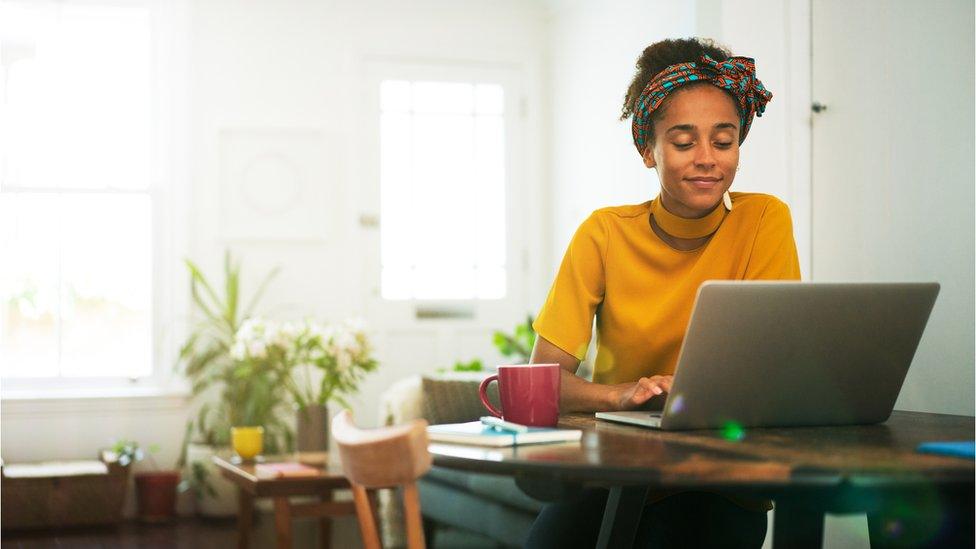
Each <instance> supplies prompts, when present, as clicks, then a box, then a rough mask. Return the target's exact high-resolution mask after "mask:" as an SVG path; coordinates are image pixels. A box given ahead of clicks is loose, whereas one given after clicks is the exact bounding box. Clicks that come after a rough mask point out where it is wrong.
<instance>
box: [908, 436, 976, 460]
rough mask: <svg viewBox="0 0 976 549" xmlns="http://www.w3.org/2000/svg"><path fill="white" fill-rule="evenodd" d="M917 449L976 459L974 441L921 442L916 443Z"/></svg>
mask: <svg viewBox="0 0 976 549" xmlns="http://www.w3.org/2000/svg"><path fill="white" fill-rule="evenodd" d="M918 451H919V452H922V453H924V454H941V455H944V456H953V457H961V458H968V459H976V441H971V440H970V441H965V440H964V441H958V442H923V443H921V444H919V445H918Z"/></svg>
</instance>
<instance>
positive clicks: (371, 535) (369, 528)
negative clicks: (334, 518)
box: [352, 484, 381, 549]
mask: <svg viewBox="0 0 976 549" xmlns="http://www.w3.org/2000/svg"><path fill="white" fill-rule="evenodd" d="M352 497H353V501H354V502H355V504H356V517H357V518H358V519H359V531H360V533H362V536H363V547H365V548H366V549H381V546H380V536H379V533H378V532H377V530H376V520H375V519H374V518H373V506H372V505H371V503H370V498H369V495H368V494H367V493H366V489H365V488H363V487H362V486H360V485H358V484H353V485H352Z"/></svg>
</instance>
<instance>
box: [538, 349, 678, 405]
mask: <svg viewBox="0 0 976 549" xmlns="http://www.w3.org/2000/svg"><path fill="white" fill-rule="evenodd" d="M529 362H530V363H532V364H559V366H560V367H561V368H562V372H561V373H560V375H561V381H560V388H559V391H560V399H559V411H560V412H563V413H566V412H604V411H609V410H631V409H634V408H637V407H639V406H640V405H641V404H644V403H645V402H647V401H648V400H649V399H650V398H651V397H653V396H655V395H659V394H662V393H666V392H668V391H670V390H671V380H672V376H652V377H642V378H640V379H639V380H637V381H634V382H631V383H619V384H617V385H602V384H600V383H592V382H590V381H586V380H585V379H583V378H581V377H577V376H576V370H578V369H579V364H580V363H579V361H578V360H576V357H575V356H573V355H571V354H569V353H567V352H566V351H564V350H562V349H560V348H559V347H556V346H555V345H553V344H552V343H550V342H549V341H546V340H545V339H544V338H542V337H541V336H540V337H536V339H535V347H534V348H533V349H532V359H531V360H530V361H529Z"/></svg>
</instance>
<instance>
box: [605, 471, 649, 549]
mask: <svg viewBox="0 0 976 549" xmlns="http://www.w3.org/2000/svg"><path fill="white" fill-rule="evenodd" d="M646 499H647V487H646V486H614V487H612V488H610V495H609V496H608V497H607V507H606V509H605V510H604V511H603V523H602V524H601V525H600V537H599V538H598V539H597V542H596V546H597V548H598V549H606V548H607V547H631V546H633V545H634V539H635V538H636V537H637V526H638V525H640V519H641V513H643V512H644V502H645V500H646Z"/></svg>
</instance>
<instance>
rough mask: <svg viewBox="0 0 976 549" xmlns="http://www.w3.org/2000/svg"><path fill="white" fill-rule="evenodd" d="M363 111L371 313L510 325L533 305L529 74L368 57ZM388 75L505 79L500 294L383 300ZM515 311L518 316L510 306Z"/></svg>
mask: <svg viewBox="0 0 976 549" xmlns="http://www.w3.org/2000/svg"><path fill="white" fill-rule="evenodd" d="M365 67H366V69H365V75H364V76H365V77H364V90H363V94H362V101H363V105H362V112H363V113H364V118H363V119H364V120H366V121H368V122H367V123H366V124H367V125H366V128H365V129H364V130H363V142H364V144H365V145H366V146H365V147H364V152H365V154H363V155H362V164H361V165H362V166H363V168H364V170H363V176H364V180H365V181H366V184H364V185H362V186H361V188H360V204H361V207H360V212H361V214H360V219H359V224H360V226H361V227H362V228H364V229H367V230H364V231H362V234H363V244H364V245H363V247H362V249H363V252H364V257H363V275H364V276H363V281H364V285H365V287H364V292H365V294H366V295H365V301H366V303H365V305H366V309H367V311H368V316H369V317H370V318H374V319H376V321H377V323H378V324H382V325H385V326H388V327H394V326H400V327H402V326H406V325H412V324H413V323H415V322H417V321H421V322H424V323H425V325H438V324H456V323H457V322H473V323H475V324H485V325H494V326H498V325H507V324H509V323H510V322H511V319H512V318H519V317H520V316H521V315H522V314H524V311H526V310H528V309H527V308H528V298H529V294H530V292H529V287H528V286H529V283H530V281H531V276H530V275H531V273H530V270H529V253H530V246H529V242H528V240H530V239H527V238H519V236H518V235H524V234H526V231H527V230H529V229H530V227H532V226H533V224H531V223H529V222H528V220H527V214H528V212H530V211H532V210H533V208H531V207H530V205H529V203H528V201H529V200H530V198H531V194H530V193H529V192H528V190H527V185H526V184H525V181H524V178H525V166H526V158H525V157H524V155H523V151H524V150H525V144H526V142H527V141H528V136H527V120H526V119H527V117H526V112H525V101H526V100H525V96H524V94H525V76H524V75H523V73H522V71H521V70H520V69H519V67H516V66H513V65H510V64H501V63H489V62H480V61H469V62H465V61H459V60H409V59H396V58H386V57H377V58H370V59H367V60H366V62H365ZM384 80H406V81H411V82H416V81H440V82H465V83H493V84H500V85H501V86H502V88H503V90H504V97H505V99H504V110H503V117H504V124H505V130H504V131H505V185H506V186H505V214H506V233H507V234H506V241H505V247H506V261H505V267H506V295H505V297H503V298H501V299H480V298H473V299H422V298H411V299H396V300H392V299H385V298H383V297H382V292H381V279H380V277H381V273H382V260H381V255H380V253H381V248H380V246H381V244H380V230H379V227H378V223H379V222H382V220H381V219H380V210H379V208H380V199H381V196H380V192H381V189H380V187H381V181H380V146H381V145H380V115H381V113H382V110H381V108H380V86H381V83H382V82H383V81H384ZM514 311H517V313H514V314H515V316H513V312H514Z"/></svg>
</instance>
